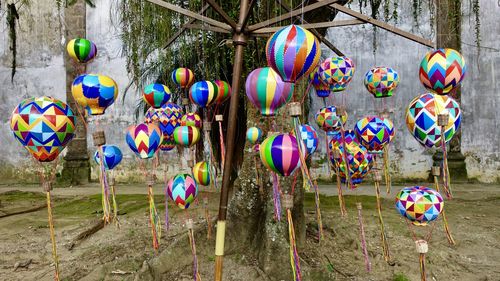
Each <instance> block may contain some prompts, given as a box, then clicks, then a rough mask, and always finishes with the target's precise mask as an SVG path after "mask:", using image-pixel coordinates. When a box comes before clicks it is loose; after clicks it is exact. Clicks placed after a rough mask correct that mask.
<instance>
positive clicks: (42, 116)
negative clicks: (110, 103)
mask: <svg viewBox="0 0 500 281" xmlns="http://www.w3.org/2000/svg"><path fill="white" fill-rule="evenodd" d="M75 121H76V118H75V115H74V114H73V111H72V110H71V108H70V107H69V106H68V105H67V104H65V103H64V102H62V101H60V100H58V99H55V98H52V97H47V96H44V97H39V98H28V99H25V100H23V101H22V102H21V103H20V104H19V105H18V106H17V107H16V108H15V109H14V111H13V112H12V116H11V118H10V129H11V130H12V133H13V134H14V137H15V138H16V139H17V140H18V141H19V142H20V143H21V144H22V145H23V146H24V147H25V148H26V150H28V152H29V153H30V154H31V155H32V156H33V157H34V158H35V159H36V160H38V161H40V162H50V161H53V160H54V159H56V158H57V156H58V155H59V153H61V151H62V150H63V149H64V147H65V146H66V145H67V144H68V143H69V141H71V140H72V139H73V137H74V131H75Z"/></svg>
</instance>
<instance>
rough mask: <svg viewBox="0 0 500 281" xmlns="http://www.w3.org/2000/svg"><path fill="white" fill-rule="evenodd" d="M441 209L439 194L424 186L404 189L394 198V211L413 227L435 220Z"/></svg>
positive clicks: (442, 202)
mask: <svg viewBox="0 0 500 281" xmlns="http://www.w3.org/2000/svg"><path fill="white" fill-rule="evenodd" d="M443 208H444V200H443V197H442V196H441V194H439V192H437V191H435V190H434V189H432V188H428V187H425V186H413V187H405V188H403V189H402V190H401V191H400V192H399V193H398V195H397V196H396V210H398V212H399V213H400V214H401V215H402V216H403V217H405V218H406V219H408V220H410V221H411V222H412V223H413V224H414V225H419V226H425V225H427V224H428V223H429V222H431V221H434V220H436V219H437V218H438V217H439V214H441V212H443Z"/></svg>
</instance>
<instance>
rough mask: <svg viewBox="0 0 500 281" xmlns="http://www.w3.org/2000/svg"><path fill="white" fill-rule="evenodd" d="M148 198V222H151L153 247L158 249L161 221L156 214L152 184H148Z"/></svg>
mask: <svg viewBox="0 0 500 281" xmlns="http://www.w3.org/2000/svg"><path fill="white" fill-rule="evenodd" d="M148 199H149V223H150V224H151V236H152V238H153V248H154V249H155V250H158V248H159V247H160V244H159V241H160V238H161V222H160V216H158V212H157V211H156V207H155V202H154V195H153V186H152V184H148Z"/></svg>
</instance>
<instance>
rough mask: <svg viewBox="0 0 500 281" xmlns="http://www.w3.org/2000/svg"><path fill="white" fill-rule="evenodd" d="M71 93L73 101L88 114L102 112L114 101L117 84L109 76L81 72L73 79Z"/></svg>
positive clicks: (99, 113)
mask: <svg viewBox="0 0 500 281" xmlns="http://www.w3.org/2000/svg"><path fill="white" fill-rule="evenodd" d="M71 93H72V94H73V98H74V99H75V101H76V102H77V103H78V104H79V105H80V106H82V107H84V108H85V109H86V110H87V112H88V114H90V115H101V114H104V111H105V110H106V108H108V107H109V106H110V105H112V104H113V103H114V102H115V99H116V97H117V96H118V86H117V85H116V82H115V81H114V80H113V79H111V77H108V76H104V75H98V74H83V75H80V76H78V77H76V79H75V80H74V81H73V84H72V85H71Z"/></svg>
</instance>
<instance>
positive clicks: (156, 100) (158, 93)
mask: <svg viewBox="0 0 500 281" xmlns="http://www.w3.org/2000/svg"><path fill="white" fill-rule="evenodd" d="M170 95H171V92H170V89H169V88H168V87H167V86H165V85H163V84H156V83H154V84H149V85H147V86H146V87H145V88H144V91H143V92H142V99H143V100H144V102H146V103H147V104H149V105H150V106H152V107H154V108H160V107H162V106H163V105H164V104H165V103H166V102H168V100H169V99H170Z"/></svg>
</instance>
